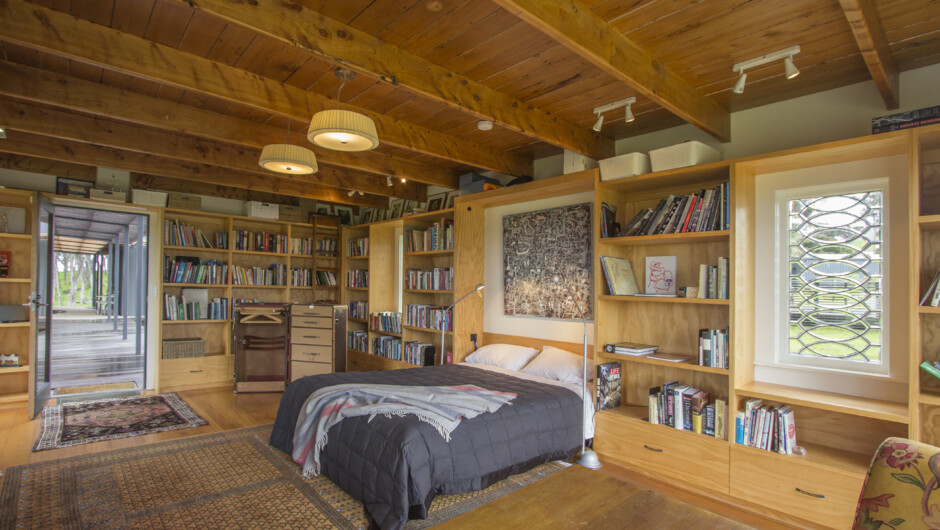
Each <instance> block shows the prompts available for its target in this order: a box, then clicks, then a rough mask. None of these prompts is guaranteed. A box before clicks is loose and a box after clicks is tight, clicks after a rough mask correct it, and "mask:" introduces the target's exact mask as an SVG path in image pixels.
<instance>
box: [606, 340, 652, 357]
mask: <svg viewBox="0 0 940 530" xmlns="http://www.w3.org/2000/svg"><path fill="white" fill-rule="evenodd" d="M658 349H659V346H654V345H652V344H639V343H637V342H617V343H615V344H608V345H606V346H605V347H604V350H605V351H606V352H607V353H619V354H621V355H647V354H650V353H653V352H655V351H656V350H658Z"/></svg>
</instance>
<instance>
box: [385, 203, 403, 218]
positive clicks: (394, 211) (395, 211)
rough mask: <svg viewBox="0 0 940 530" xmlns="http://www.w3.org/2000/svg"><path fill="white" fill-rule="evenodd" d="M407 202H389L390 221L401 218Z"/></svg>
mask: <svg viewBox="0 0 940 530" xmlns="http://www.w3.org/2000/svg"><path fill="white" fill-rule="evenodd" d="M404 205H405V201H403V200H401V199H392V200H390V201H389V202H388V219H398V218H399V217H401V211H402V207H403V206H404Z"/></svg>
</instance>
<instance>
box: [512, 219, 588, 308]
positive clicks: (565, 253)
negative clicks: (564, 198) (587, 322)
mask: <svg viewBox="0 0 940 530" xmlns="http://www.w3.org/2000/svg"><path fill="white" fill-rule="evenodd" d="M593 255H594V253H593V250H592V244H591V204H589V203H585V204H573V205H570V206H561V207H558V208H550V209H547V210H539V211H535V212H525V213H518V214H512V215H506V216H504V217H503V292H504V294H503V304H504V309H503V312H504V313H505V314H506V315H513V316H538V317H544V318H566V319H580V316H579V313H578V308H579V307H580V309H581V311H583V312H584V316H585V318H591V315H592V310H591V309H592V307H593V303H592V300H593V297H594V292H593V287H592V284H593V274H594V273H593V259H592V256H593ZM556 275H557V276H559V277H560V278H561V282H560V283H554V282H552V277H553V276H556Z"/></svg>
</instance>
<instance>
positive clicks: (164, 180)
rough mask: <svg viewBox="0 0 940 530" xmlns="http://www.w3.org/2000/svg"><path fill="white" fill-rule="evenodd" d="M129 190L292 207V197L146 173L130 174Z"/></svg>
mask: <svg viewBox="0 0 940 530" xmlns="http://www.w3.org/2000/svg"><path fill="white" fill-rule="evenodd" d="M131 188H141V189H151V190H159V191H172V192H175V193H185V194H195V195H207V196H210V197H221V198H223V199H234V200H238V201H258V202H266V203H270V204H286V205H289V206H290V205H293V204H294V201H293V197H290V196H288V195H280V194H276V193H267V192H263V191H252V190H245V189H241V188H233V187H231V186H217V185H213V184H207V183H205V182H194V181H192V180H183V179H177V178H170V177H161V176H159V175H151V174H146V173H136V172H135V173H131Z"/></svg>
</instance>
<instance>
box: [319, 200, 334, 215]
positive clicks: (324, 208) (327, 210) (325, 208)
mask: <svg viewBox="0 0 940 530" xmlns="http://www.w3.org/2000/svg"><path fill="white" fill-rule="evenodd" d="M330 206H331V205H330V204H328V203H325V202H318V203H317V207H316V209H315V210H314V212H316V214H317V215H333V209H332V208H331V207H330Z"/></svg>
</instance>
